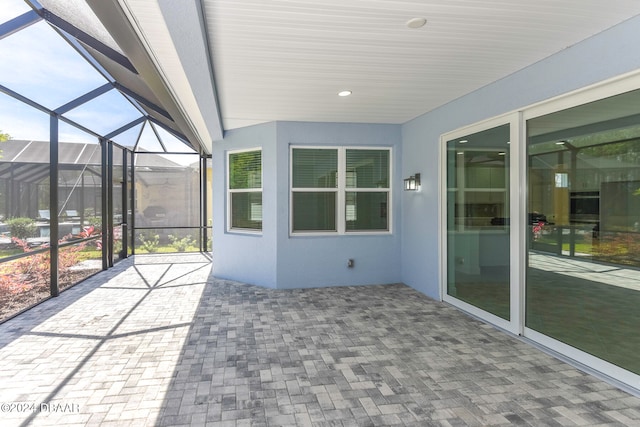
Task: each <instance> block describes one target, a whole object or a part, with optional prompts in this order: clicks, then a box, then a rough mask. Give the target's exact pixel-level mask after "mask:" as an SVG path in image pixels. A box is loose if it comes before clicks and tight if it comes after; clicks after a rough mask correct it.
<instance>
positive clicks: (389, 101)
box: [86, 0, 640, 151]
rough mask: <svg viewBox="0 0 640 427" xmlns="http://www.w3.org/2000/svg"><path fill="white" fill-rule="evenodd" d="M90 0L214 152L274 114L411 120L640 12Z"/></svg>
mask: <svg viewBox="0 0 640 427" xmlns="http://www.w3.org/2000/svg"><path fill="white" fill-rule="evenodd" d="M86 1H87V2H88V3H89V4H90V5H91V6H92V9H94V11H95V10H98V11H99V12H100V13H99V14H98V17H100V19H101V21H103V23H105V22H107V21H110V20H111V21H114V22H116V23H117V22H118V20H119V19H123V18H124V20H125V21H126V22H127V23H128V26H129V28H131V31H133V32H135V33H136V35H137V40H136V43H133V41H132V40H131V38H130V36H129V34H128V33H127V34H124V35H121V34H120V33H122V26H118V25H115V24H113V23H109V22H107V23H108V24H111V25H107V29H109V30H110V31H115V35H114V38H116V41H118V44H119V45H120V47H121V48H122V50H123V51H124V52H125V53H126V54H127V56H128V57H129V59H130V60H131V61H132V63H133V64H134V65H135V66H136V68H138V69H139V70H141V74H142V76H143V77H145V75H146V74H147V72H148V71H149V72H151V71H152V70H151V68H150V67H149V66H148V65H149V64H151V63H152V64H153V68H154V69H155V72H153V73H152V74H153V75H152V76H149V77H148V79H149V80H151V81H153V79H154V78H156V79H157V78H159V79H160V80H161V81H162V82H163V84H164V86H165V87H166V91H167V92H168V93H169V94H170V96H171V98H172V102H173V103H175V105H177V106H178V109H179V110H180V113H181V114H180V115H181V116H184V117H185V118H186V119H185V120H186V123H187V126H188V127H189V128H190V130H192V133H193V134H195V135H196V136H197V138H198V139H199V140H200V142H201V143H202V145H203V146H206V147H207V151H208V150H210V147H211V146H210V144H211V142H212V140H217V139H220V138H221V137H222V135H223V130H228V129H233V128H237V127H242V126H247V125H252V124H257V123H262V122H268V121H274V120H292V121H316V122H317V121H331V122H364V123H405V122H407V121H408V120H411V119H413V118H415V117H417V116H419V115H421V114H423V113H425V112H428V111H430V110H432V109H434V108H437V107H438V106H440V105H443V104H445V103H447V102H449V101H452V100H454V99H456V98H458V97H460V96H462V95H465V94H467V93H469V92H471V91H473V90H476V89H478V88H480V87H482V86H485V85H487V84H489V83H491V82H494V81H496V80H498V79H500V78H502V77H505V76H507V75H509V74H511V73H513V72H515V71H517V70H519V69H522V68H524V67H526V66H528V65H530V64H532V63H534V62H537V61H539V60H541V59H544V58H546V57H548V56H550V55H552V54H554V53H556V52H558V51H560V50H562V49H565V48H567V47H569V46H571V45H573V44H575V43H577V42H579V41H581V40H583V39H585V38H588V37H590V36H592V35H595V34H597V33H599V32H601V31H603V30H606V29H607V28H609V27H612V26H614V25H616V24H618V23H620V22H622V21H624V20H626V19H629V18H631V17H633V16H635V15H638V14H640V1H638V0H607V1H604V0H536V1H532V0H181V1H180V2H177V1H176V0H154V1H152V0H86ZM96 13H97V12H96ZM414 17H424V18H426V19H427V24H426V26H424V27H422V28H418V29H410V28H407V26H406V22H407V21H408V20H409V19H411V18H414ZM116 36H119V37H116ZM137 46H143V47H144V50H145V51H146V54H145V55H141V54H140V53H139V52H138V50H139V49H138V47H137ZM594 60H597V59H596V58H594ZM212 74H213V79H212ZM345 89H348V90H351V91H353V94H352V95H351V96H349V97H345V98H341V97H338V96H337V93H338V92H339V91H341V90H345ZM163 90H164V89H163Z"/></svg>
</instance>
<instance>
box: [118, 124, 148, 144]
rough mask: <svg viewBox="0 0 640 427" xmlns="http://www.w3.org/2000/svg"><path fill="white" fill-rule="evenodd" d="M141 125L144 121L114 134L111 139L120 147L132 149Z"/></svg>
mask: <svg viewBox="0 0 640 427" xmlns="http://www.w3.org/2000/svg"><path fill="white" fill-rule="evenodd" d="M143 125H144V123H140V124H139V125H137V126H134V127H132V128H131V129H128V130H126V131H124V132H122V133H120V134H118V135H116V136H114V137H113V138H111V140H112V141H113V142H115V143H116V144H118V145H120V146H122V147H127V148H129V149H133V147H135V145H136V143H137V142H138V138H139V137H140V132H141V131H142V126H143Z"/></svg>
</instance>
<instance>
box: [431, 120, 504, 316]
mask: <svg viewBox="0 0 640 427" xmlns="http://www.w3.org/2000/svg"><path fill="white" fill-rule="evenodd" d="M510 141H511V124H510V123H504V124H500V125H497V126H494V127H489V128H485V129H482V130H479V131H476V132H471V133H461V134H459V135H453V137H451V138H450V139H446V140H445V141H444V143H445V145H446V171H447V172H446V214H445V217H446V238H445V241H446V248H447V252H446V253H447V257H446V289H445V294H446V295H445V298H444V299H445V300H448V301H450V302H452V303H454V304H455V305H461V306H462V308H465V309H467V310H469V311H474V312H475V311H478V312H477V313H476V314H478V313H479V314H480V315H483V316H484V315H488V316H489V317H490V318H491V317H493V318H495V319H492V320H496V319H499V321H503V322H504V321H506V322H509V321H510V320H511V280H510V270H511V269H510V266H511V256H510V252H511V251H510V249H511V244H510V234H511V233H510V231H511V208H510V199H511V196H510V171H511V168H510Z"/></svg>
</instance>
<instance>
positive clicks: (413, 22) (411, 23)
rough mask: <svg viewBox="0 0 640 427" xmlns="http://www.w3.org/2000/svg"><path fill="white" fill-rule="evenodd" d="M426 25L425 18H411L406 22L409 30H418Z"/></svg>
mask: <svg viewBox="0 0 640 427" xmlns="http://www.w3.org/2000/svg"><path fill="white" fill-rule="evenodd" d="M426 23H427V19H426V18H411V19H409V20H408V21H407V27H409V28H414V29H415V28H420V27H424V25H425V24H426Z"/></svg>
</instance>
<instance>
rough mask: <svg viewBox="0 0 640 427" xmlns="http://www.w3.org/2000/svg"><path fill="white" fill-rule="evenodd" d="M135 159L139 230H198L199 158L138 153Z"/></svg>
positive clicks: (195, 156)
mask: <svg viewBox="0 0 640 427" xmlns="http://www.w3.org/2000/svg"><path fill="white" fill-rule="evenodd" d="M135 158H136V161H135V165H136V169H135V187H136V227H142V228H154V229H161V228H168V227H198V226H199V225H200V182H199V177H200V174H199V159H200V157H199V155H197V154H174V155H171V156H169V155H160V154H151V153H137V154H136V156H135ZM165 234H166V233H165ZM167 236H168V234H167ZM167 236H164V238H168V237H167ZM160 237H161V238H163V236H162V235H161V236H160Z"/></svg>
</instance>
